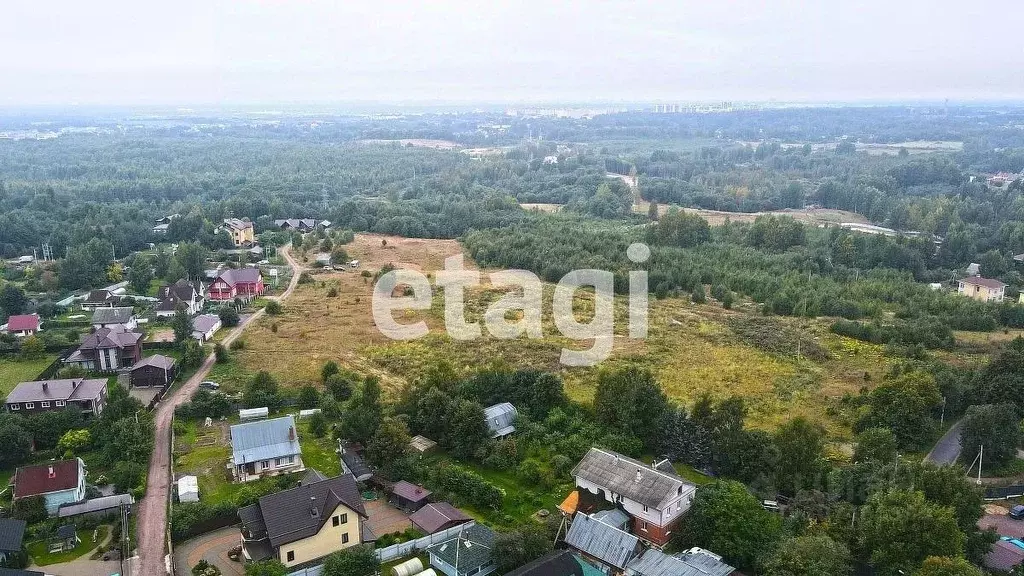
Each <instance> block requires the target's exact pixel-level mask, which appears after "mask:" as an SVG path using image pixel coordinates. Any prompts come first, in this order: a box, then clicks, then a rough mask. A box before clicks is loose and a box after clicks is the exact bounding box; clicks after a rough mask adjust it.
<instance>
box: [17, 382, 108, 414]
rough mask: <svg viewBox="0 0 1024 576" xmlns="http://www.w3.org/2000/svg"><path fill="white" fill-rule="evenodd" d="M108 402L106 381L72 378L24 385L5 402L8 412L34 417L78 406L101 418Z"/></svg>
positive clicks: (85, 411) (87, 412)
mask: <svg viewBox="0 0 1024 576" xmlns="http://www.w3.org/2000/svg"><path fill="white" fill-rule="evenodd" d="M106 402H107V381H106V379H103V378H94V379H86V378H69V379H66V380H36V381H33V382H22V383H21V384H18V385H17V386H15V387H14V390H11V393H10V394H9V395H8V396H7V400H6V401H5V402H4V405H5V407H6V408H7V411H8V412H11V413H15V414H34V413H37V412H48V411H50V410H64V409H65V408H68V407H70V406H77V407H78V408H80V409H81V410H82V412H83V413H86V414H91V415H96V416H99V414H100V413H101V412H103V407H104V406H105V405H106Z"/></svg>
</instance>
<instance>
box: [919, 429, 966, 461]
mask: <svg viewBox="0 0 1024 576" xmlns="http://www.w3.org/2000/svg"><path fill="white" fill-rule="evenodd" d="M962 428H963V421H962V420H961V421H960V422H957V423H956V424H953V425H952V426H951V427H950V428H949V430H947V431H946V433H945V434H943V435H942V438H939V441H938V442H936V443H935V447H934V448H932V451H931V452H929V453H928V455H927V456H925V457H924V461H925V462H931V463H932V464H938V465H939V466H949V465H951V464H953V463H954V462H956V459H957V458H959V457H960V430H961V429H962Z"/></svg>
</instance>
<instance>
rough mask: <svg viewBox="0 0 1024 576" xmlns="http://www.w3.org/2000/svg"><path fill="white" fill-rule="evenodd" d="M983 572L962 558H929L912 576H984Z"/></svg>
mask: <svg viewBox="0 0 1024 576" xmlns="http://www.w3.org/2000/svg"><path fill="white" fill-rule="evenodd" d="M984 574H985V573H984V572H982V571H981V570H980V569H978V568H977V567H976V566H974V565H972V564H971V563H970V562H968V561H967V560H964V559H963V558H949V557H947V556H929V557H928V558H925V560H924V563H923V564H921V567H920V568H918V569H917V570H916V571H915V572H914V576H984Z"/></svg>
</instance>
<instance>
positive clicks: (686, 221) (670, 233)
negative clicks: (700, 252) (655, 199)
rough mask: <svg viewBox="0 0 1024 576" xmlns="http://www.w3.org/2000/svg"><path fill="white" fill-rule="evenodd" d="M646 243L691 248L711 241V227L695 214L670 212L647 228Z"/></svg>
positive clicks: (680, 211) (678, 211) (677, 211)
mask: <svg viewBox="0 0 1024 576" xmlns="http://www.w3.org/2000/svg"><path fill="white" fill-rule="evenodd" d="M647 241H648V242H650V243H651V244H658V245H661V246H676V247H679V248H692V247H694V246H697V245H699V244H704V243H705V242H710V241H711V226H709V225H708V221H707V220H705V219H703V218H701V217H700V216H698V215H696V214H690V213H688V212H684V211H682V210H670V211H669V212H668V213H667V214H665V215H664V216H661V217H660V218H659V219H658V221H657V223H656V224H653V225H651V226H649V227H648V229H647Z"/></svg>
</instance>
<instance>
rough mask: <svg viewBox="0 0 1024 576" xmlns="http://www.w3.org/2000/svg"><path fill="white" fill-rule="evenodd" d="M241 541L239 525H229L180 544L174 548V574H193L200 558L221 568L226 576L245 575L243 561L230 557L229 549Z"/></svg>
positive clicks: (183, 575) (184, 575) (176, 575)
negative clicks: (193, 568)
mask: <svg viewBox="0 0 1024 576" xmlns="http://www.w3.org/2000/svg"><path fill="white" fill-rule="evenodd" d="M240 542H241V534H240V533H239V532H238V527H237V526H228V527H227V528H221V529H220V530H214V531H213V532H208V533H206V534H203V535H202V536H199V537H197V538H193V539H191V540H187V541H185V542H182V543H181V544H178V545H177V546H176V547H175V548H174V576H191V574H192V567H193V566H195V565H196V564H198V563H199V561H200V560H206V561H207V562H209V563H210V564H213V565H214V566H216V567H217V568H220V571H221V574H223V575H224V576H244V575H245V568H244V567H243V565H242V563H241V562H235V561H234V560H231V559H230V558H228V551H229V550H231V549H232V548H234V547H235V546H238V544H239V543H240Z"/></svg>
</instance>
